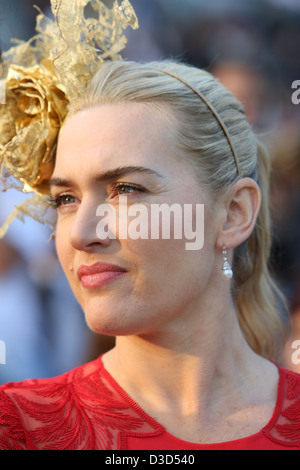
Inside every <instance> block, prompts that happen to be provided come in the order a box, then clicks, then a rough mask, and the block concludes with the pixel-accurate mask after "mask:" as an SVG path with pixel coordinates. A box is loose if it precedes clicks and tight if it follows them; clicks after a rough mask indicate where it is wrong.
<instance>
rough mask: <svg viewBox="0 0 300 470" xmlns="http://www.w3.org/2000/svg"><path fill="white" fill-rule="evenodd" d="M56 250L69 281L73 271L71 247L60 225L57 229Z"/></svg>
mask: <svg viewBox="0 0 300 470" xmlns="http://www.w3.org/2000/svg"><path fill="white" fill-rule="evenodd" d="M55 248H56V253H57V256H58V259H59V262H60V264H61V266H62V269H63V270H64V272H65V274H66V276H67V278H68V279H69V275H70V269H72V264H71V261H72V258H71V247H70V243H69V241H68V238H67V236H66V234H65V232H64V231H63V230H62V229H61V228H60V226H59V225H58V226H57V229H56V236H55Z"/></svg>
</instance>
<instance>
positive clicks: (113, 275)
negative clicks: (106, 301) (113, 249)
mask: <svg viewBox="0 0 300 470" xmlns="http://www.w3.org/2000/svg"><path fill="white" fill-rule="evenodd" d="M126 273H127V271H126V269H124V268H121V267H120V266H117V265H115V264H107V263H95V264H92V265H91V266H85V265H82V266H80V267H79V268H78V270H77V276H78V278H79V279H80V281H81V284H82V285H83V287H85V288H87V289H91V288H96V287H101V286H104V285H105V284H108V283H109V282H112V281H114V280H116V279H118V278H119V277H121V276H123V275H124V274H126Z"/></svg>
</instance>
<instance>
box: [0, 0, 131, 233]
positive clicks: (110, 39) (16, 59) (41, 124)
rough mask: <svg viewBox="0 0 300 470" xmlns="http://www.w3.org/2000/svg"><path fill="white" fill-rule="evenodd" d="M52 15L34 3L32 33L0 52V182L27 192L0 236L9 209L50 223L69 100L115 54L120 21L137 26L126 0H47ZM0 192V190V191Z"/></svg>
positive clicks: (123, 26)
mask: <svg viewBox="0 0 300 470" xmlns="http://www.w3.org/2000/svg"><path fill="white" fill-rule="evenodd" d="M50 3H51V9H52V13H53V16H54V19H53V20H52V19H51V18H48V17H46V16H45V15H44V14H43V13H42V12H41V11H40V10H39V14H38V16H37V19H36V32H37V34H36V35H35V36H34V37H32V38H31V39H30V40H29V41H27V42H24V41H15V42H16V45H15V46H13V47H12V48H11V49H9V50H8V51H7V52H6V53H4V54H3V64H2V68H3V69H6V70H7V73H6V77H5V96H6V99H5V103H3V104H0V183H1V190H2V191H5V190H7V189H10V188H16V189H18V190H21V191H23V192H28V193H33V196H32V197H30V198H29V199H28V200H25V201H24V202H22V203H21V204H19V205H18V206H17V207H16V208H15V210H14V211H13V213H12V214H10V216H9V217H8V219H7V220H6V221H5V223H4V225H3V226H2V227H1V228H0V238H2V237H3V236H4V235H5V233H6V231H7V229H8V227H9V225H10V223H11V222H12V220H13V219H14V218H15V217H19V218H21V219H23V217H24V215H29V216H31V217H32V218H34V219H35V220H38V221H39V222H42V223H45V222H47V223H49V224H50V225H51V226H53V225H54V224H55V215H54V214H53V212H52V211H51V209H49V205H48V180H49V178H50V176H51V174H52V172H53V168H54V163H55V153H56V144H57V137H58V133H59V130H60V128H61V126H62V123H63V121H64V118H65V117H66V115H67V111H68V103H69V102H70V101H71V100H73V99H76V97H77V96H80V95H81V94H82V93H84V91H85V89H86V87H87V85H88V83H89V81H90V80H91V78H92V77H93V75H94V74H95V73H96V71H97V70H98V69H99V67H101V64H103V63H104V62H105V61H107V60H117V59H121V58H122V57H121V55H120V53H121V51H122V50H123V49H124V47H125V45H126V37H125V34H124V31H125V29H126V28H127V27H128V26H130V27H131V28H133V29H137V28H138V20H137V17H136V15H135V12H134V9H133V7H132V6H131V4H130V2H129V1H128V0H123V1H122V2H121V3H119V2H118V1H117V0H115V1H114V3H113V6H112V8H108V7H107V6H106V5H105V4H104V3H103V2H102V1H101V0H72V1H70V0H50ZM0 197H1V194H0Z"/></svg>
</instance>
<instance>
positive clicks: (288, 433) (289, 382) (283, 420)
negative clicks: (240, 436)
mask: <svg viewBox="0 0 300 470" xmlns="http://www.w3.org/2000/svg"><path fill="white" fill-rule="evenodd" d="M280 373H281V384H280V386H279V387H280V388H279V394H281V406H280V407H278V410H277V413H276V414H275V416H274V420H273V421H272V422H271V423H270V424H271V426H269V429H267V428H265V429H264V434H265V435H266V437H268V438H269V439H271V440H272V441H274V442H277V443H278V444H281V445H283V446H285V447H299V448H300V375H298V374H296V373H294V372H291V371H289V370H285V369H281V371H280Z"/></svg>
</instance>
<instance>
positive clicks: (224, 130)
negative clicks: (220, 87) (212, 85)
mask: <svg viewBox="0 0 300 470" xmlns="http://www.w3.org/2000/svg"><path fill="white" fill-rule="evenodd" d="M159 71H160V72H163V73H165V74H167V75H170V77H173V78H176V80H179V81H180V82H182V83H184V85H186V86H187V87H189V88H190V89H191V90H192V91H193V92H194V93H196V95H198V96H199V98H201V100H202V101H204V103H205V104H206V106H207V107H208V108H209V109H210V110H211V112H212V113H213V115H214V116H215V118H216V120H217V121H218V123H219V124H220V126H221V128H222V130H223V132H224V134H225V136H226V138H227V141H228V143H229V145H230V148H231V151H232V154H233V157H234V161H235V165H236V169H237V174H238V176H241V170H240V165H239V160H238V157H237V154H236V151H235V149H234V146H233V143H232V141H231V138H230V135H229V132H228V130H227V128H226V126H225V124H224V122H223V120H222V119H221V117H220V116H219V114H218V113H217V111H216V110H215V109H214V107H213V106H212V105H211V104H210V103H209V102H208V101H207V100H206V99H205V98H204V96H203V95H202V93H200V91H198V90H197V89H196V88H194V87H193V86H192V85H191V84H190V83H188V82H186V81H185V80H184V79H183V78H181V77H179V76H178V75H175V74H173V73H171V72H167V71H166V70H162V69H159Z"/></svg>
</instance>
